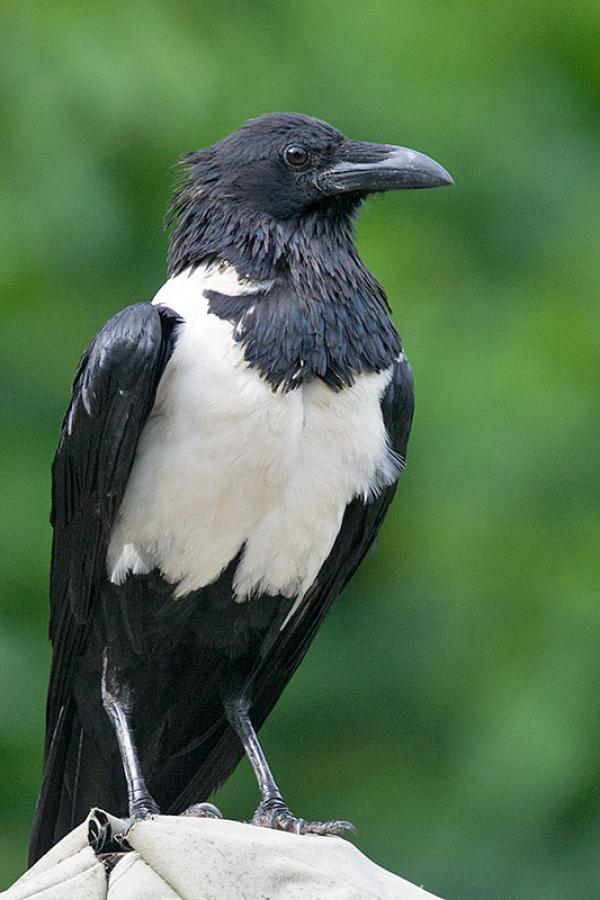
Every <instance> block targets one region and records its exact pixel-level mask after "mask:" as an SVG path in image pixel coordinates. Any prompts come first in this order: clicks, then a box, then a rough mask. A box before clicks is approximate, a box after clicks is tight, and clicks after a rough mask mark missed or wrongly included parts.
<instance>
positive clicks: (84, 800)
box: [29, 703, 127, 866]
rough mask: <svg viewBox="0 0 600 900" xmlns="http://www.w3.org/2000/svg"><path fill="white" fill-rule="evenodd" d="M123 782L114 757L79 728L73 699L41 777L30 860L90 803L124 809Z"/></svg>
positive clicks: (68, 828)
mask: <svg viewBox="0 0 600 900" xmlns="http://www.w3.org/2000/svg"><path fill="white" fill-rule="evenodd" d="M126 797H127V794H126V791H125V782H124V778H123V775H122V773H121V767H120V765H119V761H118V758H115V757H114V755H113V754H112V753H109V754H108V755H101V754H100V753H99V752H98V745H97V743H96V742H95V741H93V740H92V739H91V738H90V737H89V736H88V735H87V734H85V733H84V731H83V730H82V727H81V724H80V722H79V718H78V716H77V712H76V710H75V709H74V705H73V704H72V703H71V704H69V707H68V708H63V709H62V710H61V713H60V716H59V718H58V721H57V723H56V727H55V729H54V734H53V737H52V741H51V743H50V747H49V750H48V753H47V756H46V760H45V764H44V780H43V782H42V789H41V791H40V796H39V799H38V802H37V807H36V811H35V818H34V822H33V830H32V834H31V840H30V843H29V865H30V866H31V865H33V863H34V862H36V861H37V860H38V859H39V858H40V857H41V856H43V855H44V853H47V852H48V850H49V849H50V848H51V847H52V846H54V844H56V843H57V842H58V841H59V840H60V839H61V838H63V837H64V836H65V835H66V834H68V833H69V831H71V830H72V829H73V828H75V826H76V825H79V824H80V823H81V822H82V821H83V820H84V819H85V818H86V816H87V815H88V813H89V811H90V809H91V808H92V807H93V806H100V807H102V808H104V809H107V810H109V811H110V812H112V813H114V814H115V815H117V816H122V815H126V814H127V804H126V802H125V801H126Z"/></svg>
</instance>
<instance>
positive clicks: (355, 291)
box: [30, 113, 452, 862]
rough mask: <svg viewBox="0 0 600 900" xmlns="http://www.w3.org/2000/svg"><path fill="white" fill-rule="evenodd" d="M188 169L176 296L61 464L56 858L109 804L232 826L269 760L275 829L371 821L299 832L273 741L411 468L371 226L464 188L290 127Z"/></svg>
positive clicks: (87, 367)
mask: <svg viewBox="0 0 600 900" xmlns="http://www.w3.org/2000/svg"><path fill="white" fill-rule="evenodd" d="M183 162H184V170H183V171H184V173H185V174H184V176H183V178H182V181H181V184H180V186H179V188H178V190H177V192H176V194H175V196H174V199H173V201H172V204H171V210H170V216H171V220H172V225H173V229H172V233H171V242H170V252H169V268H168V276H169V277H168V280H167V281H166V283H165V284H164V286H163V287H162V288H161V289H160V290H159V291H158V293H157V294H156V296H155V297H154V299H153V300H152V302H151V303H138V304H136V305H134V306H129V307H128V308H126V309H124V310H123V311H122V312H119V313H117V315H115V316H114V317H113V318H112V319H110V321H109V322H108V323H107V324H106V325H105V326H104V327H103V328H102V329H101V330H100V332H99V333H98V334H97V335H96V337H95V338H94V339H93V340H92V341H91V343H90V344H89V346H88V348H87V349H86V350H85V352H84V354H83V356H82V359H81V362H80V365H79V369H78V372H77V375H76V377H75V382H74V386H73V396H72V400H71V403H70V406H69V409H68V411H67V413H66V416H65V419H64V422H63V426H62V434H61V438H60V443H59V447H58V450H57V453H56V457H55V460H54V465H53V473H52V474H53V495H52V525H53V528H54V540H53V549H52V571H51V625H50V634H51V639H52V643H53V659H52V668H51V675H50V686H49V692H48V702H47V716H46V729H47V730H46V744H45V770H44V778H43V785H42V789H41V793H40V797H39V801H38V806H37V812H36V818H35V823H34V829H33V835H32V840H31V846H30V861H31V862H34V861H35V860H36V859H37V858H39V857H40V856H41V855H42V854H43V853H45V852H46V851H47V850H48V849H49V848H50V847H51V846H52V845H53V844H54V843H56V841H58V840H59V839H60V838H61V837H62V836H63V835H65V834H66V833H67V832H68V831H69V830H70V829H71V828H72V827H73V826H75V825H76V824H78V823H79V822H80V821H81V820H82V819H84V818H85V816H86V815H87V813H88V811H89V809H90V807H93V806H101V807H103V808H105V809H107V810H110V811H111V812H112V813H114V814H116V815H118V816H122V817H125V816H127V817H130V818H132V819H136V818H138V817H144V816H148V815H152V814H154V813H157V812H158V811H159V810H161V811H162V812H163V813H172V814H179V813H183V812H184V811H187V810H188V809H189V808H191V811H192V812H193V813H194V814H197V815H218V810H216V808H215V807H213V806H212V805H211V804H209V803H207V802H206V801H207V799H208V798H209V797H210V795H211V794H212V793H213V792H214V791H215V789H216V788H218V787H219V786H220V785H221V784H222V783H223V782H224V781H225V780H226V779H227V777H228V776H229V775H230V773H231V772H232V770H233V769H234V768H235V766H236V765H237V763H238V762H239V760H240V759H241V757H242V756H243V755H244V752H245V753H246V755H247V756H248V758H249V760H250V762H251V764H252V767H253V769H254V772H255V775H256V778H257V781H258V786H259V790H260V803H259V805H258V808H257V810H256V812H255V814H254V817H253V820H252V821H253V822H254V823H255V824H258V825H262V826H268V827H272V828H279V829H283V830H290V831H296V832H300V833H317V834H328V833H329V834H331V833H333V834H337V833H340V832H342V831H343V830H344V829H345V828H346V827H349V824H348V823H347V822H342V821H328V822H313V821H305V820H303V819H300V818H297V817H296V816H294V815H293V814H292V812H291V811H290V810H289V809H288V807H287V806H286V804H285V802H284V799H283V796H282V794H281V792H280V790H279V788H278V786H277V784H276V782H275V780H274V778H273V775H272V774H271V771H270V769H269V766H268V763H267V760H266V758H265V755H264V753H263V750H262V748H261V746H260V744H259V741H258V738H257V731H258V730H259V728H260V727H261V725H262V724H263V722H264V721H265V719H266V718H267V716H268V715H269V713H270V711H271V709H272V708H273V706H274V704H275V703H276V701H277V699H278V697H279V695H280V694H281V692H282V690H283V688H284V687H285V685H286V683H287V682H288V680H289V679H290V677H291V676H292V674H293V673H294V671H295V670H296V668H297V666H298V664H299V663H300V661H301V660H302V658H303V657H304V654H305V653H306V651H307V649H308V647H309V645H310V643H311V641H312V640H313V638H314V636H315V634H316V632H317V629H318V627H319V625H320V624H321V621H322V619H323V617H324V616H325V614H326V613H327V611H328V610H329V608H330V606H331V604H332V602H333V600H334V599H335V598H336V597H337V596H338V594H339V593H340V591H342V589H343V588H344V586H345V585H346V584H347V582H348V580H349V579H350V578H351V576H352V574H353V573H354V571H355V569H356V568H357V566H358V565H359V564H360V562H361V560H362V559H363V557H364V555H365V553H366V552H367V550H368V549H369V547H370V546H371V545H372V543H373V540H374V538H375V536H376V534H377V531H378V529H379V527H380V525H381V522H382V520H383V517H384V515H385V513H386V510H387V508H388V506H389V503H390V501H391V499H392V496H393V494H394V490H395V486H396V482H397V479H398V476H399V475H400V472H401V470H402V467H403V465H404V459H405V456H406V446H407V441H408V436H409V431H410V426H411V418H412V410H413V388H412V376H411V370H410V367H409V365H408V362H407V360H406V357H405V355H404V352H403V349H402V344H401V342H400V338H399V337H398V334H397V333H396V330H395V328H394V326H393V324H392V321H391V318H390V310H389V307H388V303H387V300H386V296H385V293H384V291H383V288H382V287H381V285H380V284H379V283H378V282H377V281H376V279H375V278H374V277H373V275H371V273H370V272H369V270H368V269H367V268H366V266H365V265H364V263H363V262H362V260H361V258H360V257H359V255H358V253H357V250H356V247H355V244H354V238H353V220H354V218H355V216H356V214H357V212H358V210H359V207H360V205H361V203H362V201H363V200H364V199H365V197H367V196H368V195H369V194H373V193H375V192H379V191H387V190H395V189H403V188H427V187H436V186H439V185H447V184H451V183H452V179H451V178H450V176H449V175H448V173H447V172H446V171H445V170H444V169H443V168H442V167H441V166H440V165H439V164H438V163H436V162H434V161H433V160H432V159H430V158H429V157H427V156H424V155H423V154H421V153H418V152H416V151H414V150H409V149H406V148H404V147H397V146H391V145H388V144H373V143H365V142H360V141H354V140H348V139H347V138H346V137H344V135H342V134H341V133H340V132H339V131H337V130H336V129H335V128H333V127H332V126H330V125H328V124H327V123H325V122H323V121H320V120H318V119H314V118H311V117H308V116H303V115H298V114H287V113H286V114H283V113H277V114H271V115H266V116H262V117H260V118H257V119H252V120H250V121H248V122H247V123H246V124H245V125H243V126H242V127H241V128H240V129H239V130H238V131H236V132H235V133H233V134H232V135H230V136H229V137H227V138H225V139H224V140H221V141H219V142H218V143H216V144H214V145H213V146H211V147H208V148H205V149H202V150H199V151H197V152H194V153H191V154H189V155H188V156H186V157H185V158H184V160H183Z"/></svg>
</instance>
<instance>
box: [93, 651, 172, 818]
mask: <svg viewBox="0 0 600 900" xmlns="http://www.w3.org/2000/svg"><path fill="white" fill-rule="evenodd" d="M102 704H103V706H104V709H105V711H106V714H107V716H108V718H109V719H110V721H111V724H112V726H113V728H114V730H115V734H116V736H117V743H118V745H119V753H120V754H121V762H122V763H123V771H124V773H125V780H126V782H127V798H128V803H129V816H130V818H131V819H145V818H147V817H148V816H153V815H156V814H157V813H159V812H160V810H159V808H158V805H157V804H156V803H155V801H154V800H153V798H152V796H151V794H150V791H149V790H148V788H147V786H146V782H145V781H144V776H143V775H142V769H141V766H140V760H139V756H138V752H137V747H136V745H135V738H134V736H133V728H132V725H131V713H132V706H133V703H132V695H131V690H130V688H129V687H128V685H126V684H124V683H123V682H119V679H118V677H117V673H116V671H115V669H112V668H110V667H109V665H108V659H107V654H106V651H105V652H104V661H103V670H102Z"/></svg>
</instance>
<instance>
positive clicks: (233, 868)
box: [0, 816, 439, 900]
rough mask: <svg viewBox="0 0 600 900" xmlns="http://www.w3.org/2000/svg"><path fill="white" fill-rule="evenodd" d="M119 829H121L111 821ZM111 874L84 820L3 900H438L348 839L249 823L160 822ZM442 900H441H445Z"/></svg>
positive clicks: (141, 829)
mask: <svg viewBox="0 0 600 900" xmlns="http://www.w3.org/2000/svg"><path fill="white" fill-rule="evenodd" d="M108 818H109V821H110V822H111V824H112V825H113V828H115V829H116V830H119V828H120V827H122V826H121V823H120V822H119V820H117V819H114V818H113V817H110V816H109V817H108ZM127 840H128V842H129V844H130V845H131V847H132V848H133V849H132V852H130V853H125V854H123V855H122V856H121V857H120V858H119V861H118V862H117V863H116V865H115V866H114V868H113V869H112V871H110V874H107V869H106V867H105V865H104V863H103V862H102V861H101V860H100V859H98V857H97V856H96V854H95V853H94V851H93V850H92V848H91V847H90V846H89V844H88V824H87V822H84V823H83V824H82V825H80V826H79V827H78V828H76V829H75V830H74V831H72V832H71V833H70V834H68V835H67V836H66V837H65V838H63V840H62V841H61V842H60V843H59V844H57V845H56V847H53V848H52V850H50V852H49V853H47V854H46V856H44V857H43V858H42V859H40V860H39V861H38V862H37V863H36V864H35V866H33V868H31V869H30V870H29V871H28V872H26V873H25V875H23V876H22V877H21V878H20V879H19V880H18V881H17V882H16V883H15V884H14V885H13V886H12V887H11V888H9V889H8V890H7V891H5V892H4V893H3V894H1V895H0V896H1V897H3V898H4V900H33V898H40V900H42V898H43V900H178V898H179V900H284V898H285V900H427V898H429V900H436V898H434V896H433V894H429V893H427V891H424V890H423V889H422V888H419V887H416V885H414V884H411V883H410V882H408V881H405V880H404V879H403V878H399V877H398V876H397V875H392V874H391V873H390V872H387V871H386V870H385V869H382V868H380V866H377V865H375V863H373V862H371V860H370V859H367V857H366V856H364V855H363V854H362V853H361V852H360V851H359V850H357V848H356V847H354V846H353V845H352V844H351V843H349V842H348V841H345V840H343V839H342V838H335V837H317V836H314V835H294V834H286V833H283V832H279V831H271V830H269V829H265V828H257V827H255V826H253V825H246V824H242V823H240V822H232V821H228V820H217V819H190V818H178V817H175V816H156V817H155V818H154V819H148V820H145V821H143V822H139V823H138V824H136V825H135V827H134V828H133V829H132V830H131V831H130V833H129V834H128V836H127ZM438 900H439V898H438Z"/></svg>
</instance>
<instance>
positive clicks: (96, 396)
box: [31, 303, 179, 855]
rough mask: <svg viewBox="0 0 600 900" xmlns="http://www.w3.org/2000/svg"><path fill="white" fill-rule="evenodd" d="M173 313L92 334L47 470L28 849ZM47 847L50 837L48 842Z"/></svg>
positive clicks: (123, 315)
mask: <svg viewBox="0 0 600 900" xmlns="http://www.w3.org/2000/svg"><path fill="white" fill-rule="evenodd" d="M178 322H179V319H178V317H177V316H176V314H175V313H174V312H173V311H172V310H169V309H166V308H164V307H155V306H152V305H151V304H149V303H140V304H137V305H135V306H130V307H128V308H127V309H124V310H123V311H122V312H120V313H118V314H117V315H116V316H114V317H113V318H112V319H110V321H109V322H107V324H106V325H105V326H104V327H103V328H102V330H101V331H100V332H99V333H98V335H97V336H96V337H95V338H94V340H93V341H92V342H91V343H90V345H89V347H88V348H87V350H86V351H85V353H84V354H83V356H82V359H81V362H80V365H79V369H78V372H77V375H76V377H75V382H74V384H73V397H72V400H71V404H70V406H69V409H68V410H67V414H66V416H65V419H64V422H63V427H62V434H61V439H60V443H59V446H58V450H57V453H56V457H55V460H54V465H53V468H52V517H51V521H52V525H53V527H54V540H53V545H52V569H51V579H50V605H51V614H50V637H51V639H52V643H53V658H52V668H51V673H50V686H49V690H48V702H47V709H46V744H45V767H44V782H43V786H42V791H41V794H40V799H39V801H38V807H37V811H36V821H35V824H34V832H33V837H32V843H31V853H32V855H35V848H36V847H37V846H38V845H48V841H47V836H45V835H44V834H43V833H42V832H43V831H44V830H45V829H53V827H54V823H53V822H52V818H53V816H52V812H53V811H54V812H56V810H57V809H58V806H59V803H60V794H61V792H62V790H63V787H64V784H63V782H64V767H65V765H66V759H67V757H68V755H69V754H68V751H69V747H70V746H71V745H72V744H73V742H74V741H76V740H78V723H77V721H76V715H75V710H74V702H73V697H72V681H73V674H74V667H75V664H76V661H77V658H78V656H79V654H80V653H81V650H82V648H83V646H84V644H85V641H86V638H87V634H88V629H89V627H90V622H91V612H92V609H93V606H94V602H95V590H96V586H97V585H98V583H99V582H100V581H102V579H103V578H104V576H105V565H106V551H107V547H108V541H109V538H110V532H111V528H112V525H113V522H114V519H115V515H116V513H117V511H118V509H119V505H120V503H121V500H122V499H123V495H124V493H125V488H126V485H127V480H128V478H129V474H130V472H131V467H132V465H133V461H134V456H135V451H136V448H137V444H138V440H139V438H140V434H141V432H142V429H143V427H144V424H145V422H146V420H147V418H148V416H149V414H150V411H151V409H152V406H153V404H154V399H155V396H156V390H157V387H158V383H159V381H160V378H161V376H162V374H163V371H164V368H165V366H166V364H167V361H168V359H169V357H170V355H171V353H172V350H173V346H174V343H175V328H176V326H177V324H178ZM50 843H52V841H50Z"/></svg>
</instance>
